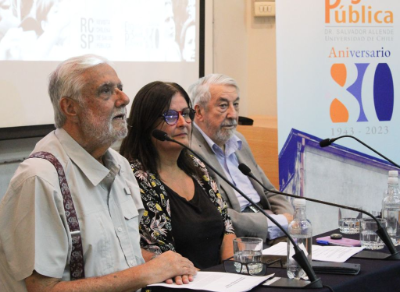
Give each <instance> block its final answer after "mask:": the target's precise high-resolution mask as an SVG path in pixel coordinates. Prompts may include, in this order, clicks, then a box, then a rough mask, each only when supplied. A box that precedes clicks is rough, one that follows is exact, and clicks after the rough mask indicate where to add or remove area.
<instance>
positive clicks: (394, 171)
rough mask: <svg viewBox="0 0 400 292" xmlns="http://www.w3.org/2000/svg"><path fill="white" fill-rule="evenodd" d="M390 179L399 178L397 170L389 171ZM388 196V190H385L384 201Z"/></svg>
mask: <svg viewBox="0 0 400 292" xmlns="http://www.w3.org/2000/svg"><path fill="white" fill-rule="evenodd" d="M389 177H397V178H399V172H398V171H397V170H389V173H388V178H389ZM386 196H387V190H385V191H384V192H383V198H382V199H384V198H386Z"/></svg>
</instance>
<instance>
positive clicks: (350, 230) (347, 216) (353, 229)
mask: <svg viewBox="0 0 400 292" xmlns="http://www.w3.org/2000/svg"><path fill="white" fill-rule="evenodd" d="M360 220H361V213H360V212H357V211H352V210H348V209H342V208H339V229H340V232H341V233H344V234H357V233H360Z"/></svg>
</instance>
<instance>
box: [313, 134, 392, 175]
mask: <svg viewBox="0 0 400 292" xmlns="http://www.w3.org/2000/svg"><path fill="white" fill-rule="evenodd" d="M345 137H349V138H352V139H354V140H356V141H357V142H358V143H361V144H362V145H364V146H365V147H367V148H368V149H369V150H371V151H373V152H375V153H376V154H378V155H379V156H380V157H382V158H383V159H385V160H387V161H389V162H390V163H391V164H393V165H394V166H396V167H397V168H400V166H399V165H398V164H396V163H394V162H393V161H392V160H390V159H389V158H387V157H386V156H384V155H383V154H381V153H379V152H378V151H376V150H375V149H373V148H372V147H370V146H368V145H367V144H365V143H364V142H363V141H361V140H360V139H357V138H356V137H354V136H351V135H343V136H339V137H336V138H332V139H329V138H328V139H324V140H321V141H320V142H319V146H320V147H327V146H329V145H331V144H332V143H333V142H335V141H336V140H339V139H341V138H345Z"/></svg>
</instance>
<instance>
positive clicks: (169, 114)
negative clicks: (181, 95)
mask: <svg viewBox="0 0 400 292" xmlns="http://www.w3.org/2000/svg"><path fill="white" fill-rule="evenodd" d="M194 114H195V111H194V109H192V108H190V107H187V108H184V109H183V110H181V111H176V110H171V109H170V110H167V111H166V112H164V113H163V114H162V115H161V117H163V119H164V121H165V122H166V123H167V124H168V125H170V126H173V125H175V124H176V123H177V122H178V119H179V115H181V116H182V117H183V118H184V119H185V121H186V123H191V122H192V121H193V119H194Z"/></svg>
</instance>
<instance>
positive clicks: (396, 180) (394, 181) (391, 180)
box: [388, 176, 399, 184]
mask: <svg viewBox="0 0 400 292" xmlns="http://www.w3.org/2000/svg"><path fill="white" fill-rule="evenodd" d="M398 183H399V178H398V177H393V176H389V177H388V184H398Z"/></svg>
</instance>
